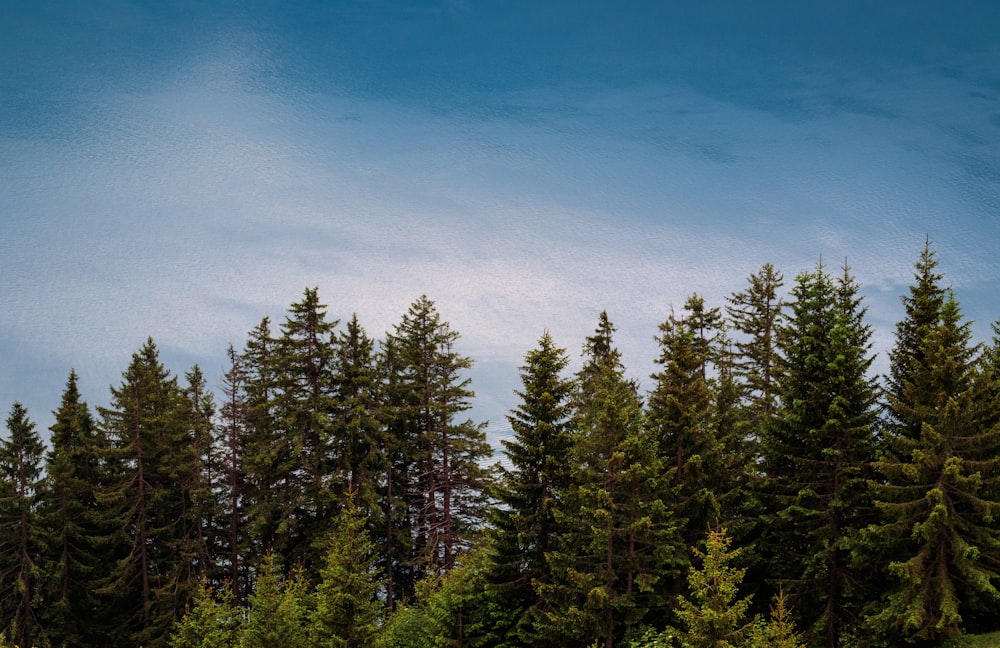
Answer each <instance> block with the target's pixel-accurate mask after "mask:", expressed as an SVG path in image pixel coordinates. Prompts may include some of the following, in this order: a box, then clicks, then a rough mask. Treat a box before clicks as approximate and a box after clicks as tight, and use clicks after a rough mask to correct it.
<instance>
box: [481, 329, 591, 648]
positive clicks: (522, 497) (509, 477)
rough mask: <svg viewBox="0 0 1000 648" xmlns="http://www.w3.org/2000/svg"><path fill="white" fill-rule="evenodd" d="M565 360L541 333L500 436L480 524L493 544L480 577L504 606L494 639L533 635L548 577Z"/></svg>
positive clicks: (566, 411) (564, 429) (564, 433)
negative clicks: (490, 500)
mask: <svg viewBox="0 0 1000 648" xmlns="http://www.w3.org/2000/svg"><path fill="white" fill-rule="evenodd" d="M568 362H569V360H568V358H567V356H566V352H565V350H564V349H560V348H557V347H556V346H555V344H554V343H553V341H552V338H551V337H550V336H549V334H548V333H545V334H544V335H543V336H542V338H541V339H540V340H539V343H538V346H537V348H535V349H534V350H532V351H530V352H529V353H528V354H527V355H526V356H525V364H524V366H522V367H521V382H522V385H523V387H522V389H521V390H520V391H518V392H517V395H518V396H519V397H520V399H521V402H520V404H519V405H518V406H517V408H515V409H514V410H512V412H511V414H510V415H509V416H508V417H507V418H508V421H509V422H510V425H511V429H512V430H513V432H514V436H513V438H512V439H503V440H501V443H502V444H503V446H504V449H505V450H506V453H507V458H508V461H509V468H508V467H502V466H501V467H500V475H501V478H500V483H499V484H498V487H497V489H496V491H497V500H498V501H499V504H500V506H497V507H496V508H494V509H493V510H492V512H491V517H490V522H491V523H492V526H491V529H490V530H489V531H488V534H489V535H488V537H489V542H490V548H491V551H492V552H493V555H492V556H491V564H492V566H491V568H490V570H489V576H488V579H489V582H490V588H491V590H492V592H493V594H494V595H495V596H496V597H497V598H498V599H499V600H500V601H502V603H501V607H502V608H503V610H504V612H502V613H499V614H497V615H495V618H494V622H495V626H496V627H495V628H494V632H496V633H497V634H498V635H499V636H498V637H497V640H498V641H511V642H517V641H523V642H525V643H529V644H537V643H540V640H541V638H540V637H538V636H536V631H535V627H534V622H535V620H536V619H537V618H538V616H539V615H540V614H541V609H540V608H541V607H542V606H543V605H544V601H543V600H542V599H540V598H539V597H538V596H537V594H536V589H537V587H538V586H539V585H545V584H550V583H551V581H552V578H551V574H550V573H549V567H548V563H547V559H546V554H548V552H549V551H550V550H551V549H552V548H553V547H554V546H555V544H556V542H557V538H558V536H559V532H560V527H559V525H558V524H557V522H556V519H555V511H556V508H557V497H558V495H559V493H560V492H563V491H564V490H565V489H566V488H567V487H568V485H569V483H570V482H569V480H570V462H569V451H570V445H571V440H570V429H571V420H570V416H571V411H570V405H569V398H570V395H571V393H572V389H573V383H572V381H571V380H568V379H566V378H564V377H563V376H562V372H563V371H564V370H565V368H566V365H567V364H568ZM498 612H499V611H498Z"/></svg>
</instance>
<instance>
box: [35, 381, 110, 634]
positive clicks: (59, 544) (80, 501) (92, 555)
mask: <svg viewBox="0 0 1000 648" xmlns="http://www.w3.org/2000/svg"><path fill="white" fill-rule="evenodd" d="M54 415H55V423H53V425H52V427H51V428H49V429H50V431H51V437H50V442H51V449H50V450H49V452H48V454H47V456H46V462H45V473H46V475H45V482H44V486H43V493H42V498H41V500H42V501H41V504H40V509H39V517H40V520H41V527H42V529H44V538H45V541H44V543H43V544H44V550H43V556H44V560H43V565H42V570H43V574H44V576H43V580H44V586H43V598H44V600H45V605H44V606H43V608H42V609H41V611H40V614H41V616H42V619H43V623H44V625H45V627H46V632H47V634H48V637H49V641H50V642H51V644H52V645H53V646H55V647H61V646H80V645H93V644H97V643H100V641H101V638H100V637H101V634H100V631H99V628H98V627H97V623H98V616H99V607H98V603H97V599H96V598H95V596H94V581H95V579H96V578H97V576H98V570H99V567H100V565H101V563H102V561H103V557H102V555H101V551H100V547H99V546H98V541H99V538H100V537H101V536H102V535H103V534H102V531H101V529H100V528H99V527H98V526H97V524H96V520H97V517H96V516H97V506H98V504H97V491H98V489H99V488H100V484H101V465H100V461H101V456H102V449H103V444H102V442H101V439H100V437H99V436H98V432H97V429H96V426H95V424H94V419H93V417H92V416H91V414H90V409H89V408H88V407H87V404H86V403H85V402H84V401H83V400H82V399H81V396H80V391H79V388H78V386H77V375H76V372H75V371H71V372H70V374H69V378H68V379H67V381H66V388H65V390H64V391H63V394H62V401H61V403H60V405H59V409H57V410H56V411H55V412H54Z"/></svg>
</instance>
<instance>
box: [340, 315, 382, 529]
mask: <svg viewBox="0 0 1000 648" xmlns="http://www.w3.org/2000/svg"><path fill="white" fill-rule="evenodd" d="M333 375H334V391H333V395H334V400H335V405H334V409H333V412H332V417H333V420H332V421H331V426H332V427H331V429H332V432H331V454H332V466H331V468H332V480H333V483H332V484H331V488H332V489H333V490H334V493H335V498H336V504H337V506H338V507H344V506H356V507H357V508H359V509H360V511H361V512H362V517H364V518H365V519H366V520H367V523H366V525H367V527H368V529H369V532H370V533H376V532H377V531H378V530H380V529H381V528H383V520H382V515H381V508H380V502H379V499H380V497H379V490H380V488H381V485H382V481H383V478H384V476H385V473H386V461H387V460H386V456H385V454H384V452H383V449H384V448H385V447H386V444H387V442H388V439H387V434H386V429H385V425H384V424H383V421H382V416H383V415H382V410H383V403H382V402H381V399H382V394H381V393H380V390H381V384H380V375H379V368H378V366H377V363H376V357H375V343H374V341H373V340H372V339H371V338H369V337H368V335H367V334H366V333H365V330H364V329H363V328H362V327H361V324H360V323H359V322H358V317H357V315H354V316H352V317H351V320H350V321H349V322H348V323H347V327H346V329H345V330H344V331H342V332H341V333H340V335H339V337H338V338H337V344H336V353H335V356H334V370H333Z"/></svg>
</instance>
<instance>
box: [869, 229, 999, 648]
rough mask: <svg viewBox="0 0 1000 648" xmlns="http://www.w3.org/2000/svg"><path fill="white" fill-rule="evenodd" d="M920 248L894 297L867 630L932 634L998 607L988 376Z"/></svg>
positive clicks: (990, 614) (941, 634)
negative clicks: (876, 578) (898, 317)
mask: <svg viewBox="0 0 1000 648" xmlns="http://www.w3.org/2000/svg"><path fill="white" fill-rule="evenodd" d="M936 266H937V260H936V258H935V256H934V254H933V252H932V251H931V250H930V248H929V245H925V248H924V251H923V253H922V255H921V257H920V260H919V261H918V262H917V264H916V277H915V278H916V283H915V284H914V285H913V286H911V288H910V294H909V296H908V297H905V298H904V299H903V304H904V307H905V311H906V315H905V317H904V319H903V320H902V321H901V322H900V323H899V325H898V326H897V328H896V346H895V347H894V349H893V352H892V355H891V365H890V372H891V375H890V377H889V380H888V381H887V382H888V390H887V399H888V413H889V419H888V421H887V424H886V430H885V435H886V440H887V444H888V447H887V452H886V454H885V457H884V458H883V459H882V460H880V461H878V462H877V463H876V467H877V468H878V470H879V472H880V474H881V482H880V483H875V484H874V489H875V497H876V500H877V504H878V507H879V509H880V510H881V512H882V514H883V516H882V523H881V526H880V527H878V528H875V529H873V531H872V534H873V536H874V537H875V539H876V540H877V542H878V544H879V545H881V546H882V547H884V548H885V549H884V551H885V554H886V562H887V563H888V573H889V576H890V583H891V588H890V591H889V593H888V595H887V596H886V597H885V599H884V601H881V602H880V603H879V604H877V605H873V606H872V613H871V614H870V616H869V617H868V622H869V626H870V627H871V628H872V629H874V630H875V631H877V632H879V633H883V634H884V635H886V636H887V637H889V638H890V639H891V640H894V641H898V640H899V639H906V640H909V641H918V640H922V641H940V640H942V639H945V638H948V637H952V636H955V635H957V634H959V633H960V632H961V627H962V625H963V623H965V622H966V621H967V619H966V616H975V615H977V614H978V615H979V618H980V619H986V620H988V621H987V622H988V623H991V624H995V619H996V617H997V613H998V611H1000V591H998V588H997V584H998V583H1000V531H998V529H997V526H996V522H995V520H996V516H997V514H998V512H1000V428H997V426H996V425H995V423H994V422H993V421H994V420H995V414H994V412H995V411H996V410H995V408H996V401H995V399H994V379H993V377H992V372H991V370H990V369H989V367H988V363H986V362H984V361H983V359H982V354H981V350H980V348H979V347H978V346H977V345H973V344H972V343H971V333H970V328H969V323H968V322H964V321H963V320H962V315H961V311H960V309H959V306H958V302H957V301H956V299H955V297H954V295H953V294H952V293H951V291H949V290H945V289H943V288H941V287H940V280H941V278H942V277H941V275H939V274H937V273H936V272H935V268H936Z"/></svg>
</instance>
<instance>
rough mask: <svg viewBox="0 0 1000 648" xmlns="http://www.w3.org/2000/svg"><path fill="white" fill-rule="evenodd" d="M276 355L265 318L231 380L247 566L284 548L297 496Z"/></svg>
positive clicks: (241, 535)
mask: <svg viewBox="0 0 1000 648" xmlns="http://www.w3.org/2000/svg"><path fill="white" fill-rule="evenodd" d="M276 355H277V341H276V340H275V339H274V337H273V335H272V333H271V322H270V320H269V319H268V318H267V317H265V318H264V319H262V320H261V321H260V323H259V324H258V325H257V326H255V327H254V328H253V329H252V330H251V331H250V333H249V335H248V338H247V342H246V345H245V347H244V350H243V353H242V355H241V356H240V358H239V363H238V369H237V370H236V371H237V372H238V373H236V374H235V375H234V376H233V380H238V381H240V387H239V389H240V390H241V391H242V398H239V401H238V407H239V410H238V411H237V413H238V414H240V415H241V416H242V418H241V419H238V420H237V424H238V425H241V426H243V430H242V431H243V433H244V434H243V440H242V453H241V457H240V460H241V461H240V465H241V466H242V472H243V476H244V479H245V486H244V488H243V489H242V493H241V498H240V500H239V501H240V502H241V503H242V508H243V509H244V511H245V515H246V520H245V525H244V526H245V529H244V531H243V533H241V534H240V537H241V551H240V554H241V555H242V557H243V561H244V562H245V563H246V564H257V563H259V562H260V561H262V560H263V558H264V556H265V555H268V554H270V553H272V552H278V551H280V550H282V549H283V542H282V541H281V540H280V538H281V537H283V536H284V535H285V534H286V533H287V526H288V524H289V519H290V518H289V511H290V510H291V509H292V508H293V506H294V498H295V496H296V493H295V492H294V490H293V489H292V488H290V487H289V484H288V483H287V477H286V476H287V474H288V473H290V472H291V471H292V470H294V467H295V465H296V463H295V462H296V459H297V455H296V453H295V450H294V445H293V443H292V440H291V437H290V436H288V435H285V434H283V428H282V427H281V425H280V418H279V416H278V414H277V413H276V408H275V400H276V399H277V395H278V385H277V378H276V368H275V366H276ZM228 416H230V415H229V414H227V417H228ZM237 431H238V430H234V431H233V432H234V433H235V432H237ZM231 514H232V512H231ZM240 598H241V599H242V596H240Z"/></svg>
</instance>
